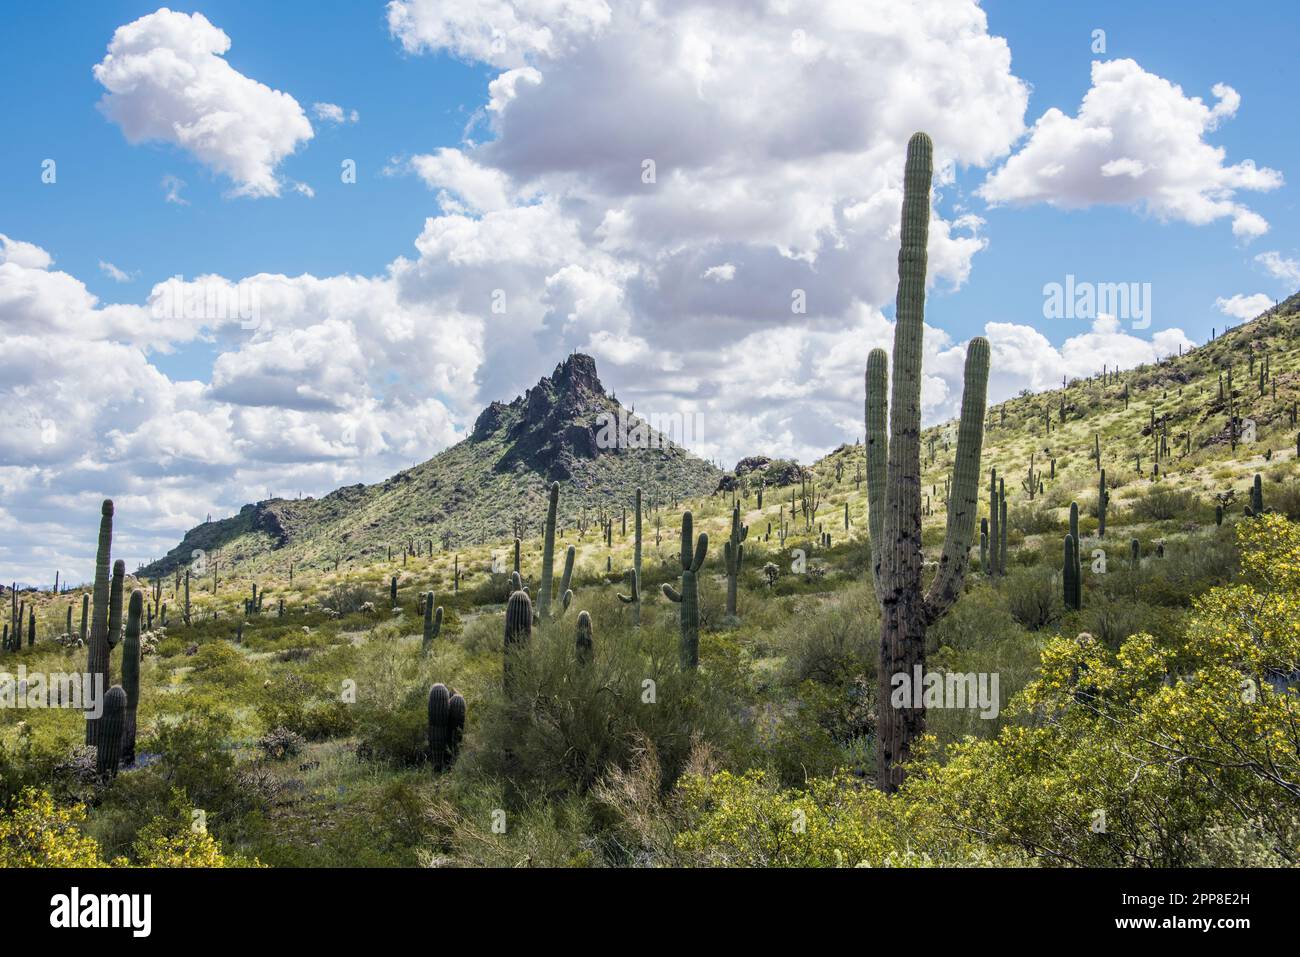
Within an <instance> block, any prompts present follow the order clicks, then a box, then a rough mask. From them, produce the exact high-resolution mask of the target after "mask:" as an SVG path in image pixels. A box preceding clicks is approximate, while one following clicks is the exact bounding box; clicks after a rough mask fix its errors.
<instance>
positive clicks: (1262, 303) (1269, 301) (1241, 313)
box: [1214, 292, 1273, 322]
mask: <svg viewBox="0 0 1300 957" xmlns="http://www.w3.org/2000/svg"><path fill="white" fill-rule="evenodd" d="M1214 305H1215V307H1216V308H1217V309H1218V310H1219V312H1221V313H1223V314H1224V315H1225V316H1232V318H1234V319H1240V320H1241V321H1242V322H1245V321H1247V320H1249V319H1254V318H1255V317H1256V316H1258V315H1259V314H1260V313H1261V312H1263V311H1264V310H1265V309H1272V308H1273V297H1272V296H1270V295H1268V294H1267V293H1262V292H1257V293H1255V294H1254V295H1251V296H1247V295H1244V294H1242V293H1237V294H1236V295H1235V296H1228V297H1226V298H1225V297H1223V296H1220V297H1219V298H1218V299H1216V300H1214Z"/></svg>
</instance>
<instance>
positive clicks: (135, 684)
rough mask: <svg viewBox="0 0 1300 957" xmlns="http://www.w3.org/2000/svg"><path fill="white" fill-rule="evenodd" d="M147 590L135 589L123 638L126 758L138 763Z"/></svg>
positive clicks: (125, 760)
mask: <svg viewBox="0 0 1300 957" xmlns="http://www.w3.org/2000/svg"><path fill="white" fill-rule="evenodd" d="M143 610H144V592H142V591H140V589H138V588H137V589H135V591H133V592H131V602H130V605H129V606H128V608H127V610H126V634H125V635H123V637H122V690H123V691H125V692H126V716H125V718H124V720H123V722H122V760H123V761H124V762H125V763H126V764H128V765H131V764H135V715H136V709H137V708H139V706H140V616H141V614H142V612H143Z"/></svg>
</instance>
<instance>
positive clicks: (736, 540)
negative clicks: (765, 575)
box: [722, 505, 826, 617]
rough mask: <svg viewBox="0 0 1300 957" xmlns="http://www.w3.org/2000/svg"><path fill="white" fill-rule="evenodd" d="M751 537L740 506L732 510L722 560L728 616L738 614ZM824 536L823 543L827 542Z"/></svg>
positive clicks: (723, 544) (723, 545)
mask: <svg viewBox="0 0 1300 957" xmlns="http://www.w3.org/2000/svg"><path fill="white" fill-rule="evenodd" d="M748 537H749V526H748V525H742V524H740V506H739V505H736V506H734V507H733V508H732V509H731V537H730V538H728V539H727V540H726V541H725V542H723V543H722V559H723V564H724V565H725V566H726V569H727V614H728V615H731V616H732V617H734V616H735V614H736V591H737V587H738V584H739V581H740V568H741V566H742V565H743V564H744V562H745V545H744V541H745V539H746V538H748ZM825 540H826V539H825V537H824V536H823V538H822V541H823V542H825Z"/></svg>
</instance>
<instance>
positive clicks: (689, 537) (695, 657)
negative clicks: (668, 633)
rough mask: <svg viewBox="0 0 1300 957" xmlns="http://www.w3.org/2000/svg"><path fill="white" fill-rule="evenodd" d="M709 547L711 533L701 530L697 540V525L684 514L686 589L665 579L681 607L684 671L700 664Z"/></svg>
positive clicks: (668, 592)
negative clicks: (703, 580) (701, 577)
mask: <svg viewBox="0 0 1300 957" xmlns="http://www.w3.org/2000/svg"><path fill="white" fill-rule="evenodd" d="M708 550H709V536H708V533H707V532H701V533H700V537H699V541H698V542H696V541H695V524H694V519H692V518H691V513H690V512H684V513H682V590H681V591H680V592H679V591H677V589H675V588H673V586H672V585H670V584H668V583H667V582H664V584H663V591H664V595H665V596H666V597H667V598H668V600H669V601H674V602H677V603H678V604H680V605H681V606H682V608H681V634H682V638H681V646H680V651H681V663H682V670H684V671H685V670H691V671H693V670H694V669H696V668H698V667H699V666H700V586H699V574H700V569H701V568H702V567H703V566H704V556H705V554H706V553H707V552H708Z"/></svg>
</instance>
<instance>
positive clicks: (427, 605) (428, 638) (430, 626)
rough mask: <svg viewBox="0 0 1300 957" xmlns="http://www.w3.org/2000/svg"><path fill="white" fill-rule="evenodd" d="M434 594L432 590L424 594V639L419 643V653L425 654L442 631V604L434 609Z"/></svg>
mask: <svg viewBox="0 0 1300 957" xmlns="http://www.w3.org/2000/svg"><path fill="white" fill-rule="evenodd" d="M433 606H434V595H433V592H432V591H428V592H425V594H424V640H423V641H422V642H421V643H420V654H422V655H427V654H428V653H429V651H430V650H431V649H432V648H433V643H434V641H435V640H436V639H437V637H438V635H439V634H441V633H442V606H441V605H439V606H438V608H437V610H435V609H434V607H433Z"/></svg>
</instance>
